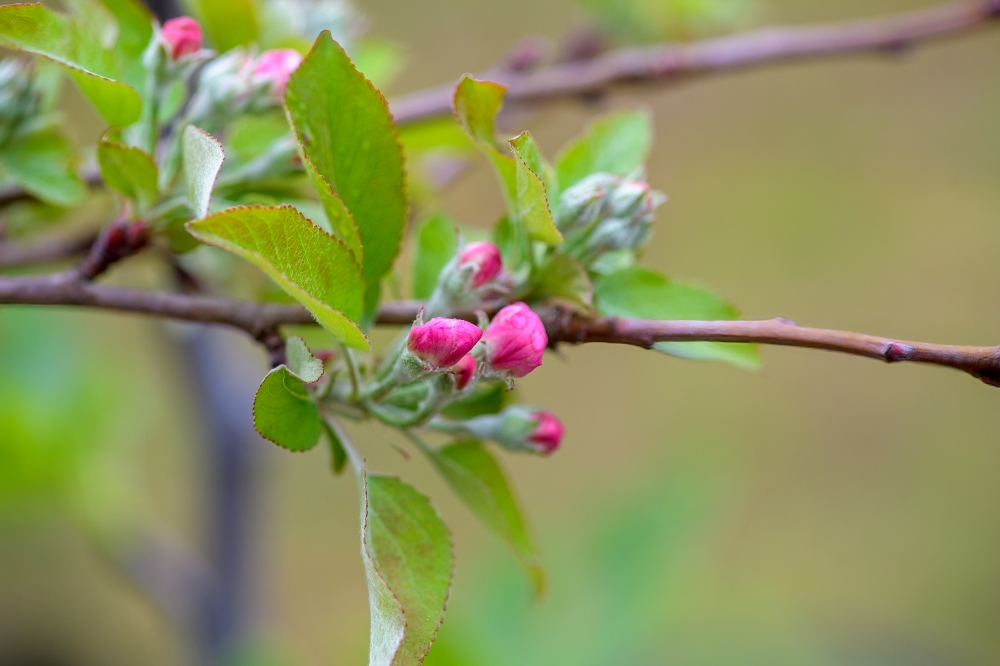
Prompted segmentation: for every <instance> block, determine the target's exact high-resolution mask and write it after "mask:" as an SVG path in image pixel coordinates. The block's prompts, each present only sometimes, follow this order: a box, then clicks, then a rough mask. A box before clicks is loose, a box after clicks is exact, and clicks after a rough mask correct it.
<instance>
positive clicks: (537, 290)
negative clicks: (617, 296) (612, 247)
mask: <svg viewBox="0 0 1000 666" xmlns="http://www.w3.org/2000/svg"><path fill="white" fill-rule="evenodd" d="M532 296H534V297H537V298H554V299H557V300H561V301H566V302H568V303H571V304H574V305H582V306H583V307H585V308H589V307H590V306H591V305H592V304H593V301H594V286H593V285H592V284H591V283H590V277H589V276H588V275H587V269H586V268H584V267H583V266H582V265H581V264H580V262H578V261H577V260H576V259H574V258H573V257H570V256H569V255H565V254H561V253H554V254H552V255H551V256H550V257H549V258H548V260H547V261H546V262H545V263H544V264H543V265H542V267H541V269H540V270H539V272H538V275H537V276H536V277H535V285H534V290H533V292H532Z"/></svg>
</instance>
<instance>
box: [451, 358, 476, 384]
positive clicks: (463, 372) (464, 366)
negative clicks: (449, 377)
mask: <svg viewBox="0 0 1000 666" xmlns="http://www.w3.org/2000/svg"><path fill="white" fill-rule="evenodd" d="M476 365H478V364H477V363H476V359H475V357H474V356H472V355H471V354H466V355H465V356H463V357H462V358H461V360H460V361H459V362H458V363H456V364H455V365H453V366H451V373H452V374H453V375H455V388H457V389H458V390H459V391H461V390H462V389H464V388H465V387H466V386H468V385H469V382H471V381H472V377H473V376H474V375H475V374H476Z"/></svg>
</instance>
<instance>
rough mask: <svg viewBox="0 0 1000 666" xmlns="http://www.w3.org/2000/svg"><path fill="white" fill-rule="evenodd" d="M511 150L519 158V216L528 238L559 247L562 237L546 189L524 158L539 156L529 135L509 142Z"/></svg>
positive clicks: (516, 208)
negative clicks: (525, 156) (554, 219)
mask: <svg viewBox="0 0 1000 666" xmlns="http://www.w3.org/2000/svg"><path fill="white" fill-rule="evenodd" d="M510 147H511V150H513V151H514V156H515V157H516V158H517V181H516V182H517V188H516V198H515V210H516V215H517V217H518V218H519V219H520V221H521V224H522V225H523V226H524V230H525V231H526V232H527V234H528V237H529V238H531V239H532V240H537V241H542V242H543V243H546V244H547V245H559V244H560V243H562V242H563V237H562V234H561V233H559V230H558V229H557V228H556V223H555V222H554V221H553V220H552V211H551V210H550V209H549V201H548V198H547V197H546V194H545V185H544V183H542V179H541V177H539V176H538V174H536V173H535V172H534V171H532V170H531V168H529V166H528V163H527V162H526V161H525V158H524V156H523V155H525V154H526V155H530V156H534V157H537V156H538V148H537V146H535V141H534V139H532V138H531V135H530V134H529V133H527V132H523V133H522V134H519V135H518V136H516V137H514V138H513V139H511V140H510Z"/></svg>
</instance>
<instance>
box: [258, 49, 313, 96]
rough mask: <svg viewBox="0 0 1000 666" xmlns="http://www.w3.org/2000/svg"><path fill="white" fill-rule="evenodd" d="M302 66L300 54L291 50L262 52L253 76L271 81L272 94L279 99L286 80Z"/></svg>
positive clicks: (286, 83)
mask: <svg viewBox="0 0 1000 666" xmlns="http://www.w3.org/2000/svg"><path fill="white" fill-rule="evenodd" d="M301 64H302V54H301V53H299V52H298V51H295V50H292V49H274V50H271V51H264V52H263V53H261V54H260V57H259V58H257V64H256V66H255V67H254V74H256V75H257V76H259V77H260V78H262V79H267V80H269V81H271V86H272V88H273V90H274V92H275V93H276V94H277V95H278V96H279V97H280V96H283V95H284V94H285V86H287V85H288V78H289V77H290V76H291V75H292V72H294V71H295V70H296V69H298V68H299V65H301Z"/></svg>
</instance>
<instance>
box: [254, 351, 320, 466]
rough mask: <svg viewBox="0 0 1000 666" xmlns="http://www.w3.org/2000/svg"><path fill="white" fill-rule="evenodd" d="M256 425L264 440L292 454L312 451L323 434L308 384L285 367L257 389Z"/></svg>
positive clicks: (265, 379) (279, 368) (255, 402)
mask: <svg viewBox="0 0 1000 666" xmlns="http://www.w3.org/2000/svg"><path fill="white" fill-rule="evenodd" d="M253 425H254V427H255V428H256V429H257V432H259V433H260V434H261V436H262V437H264V438H265V439H268V440H270V441H272V442H274V443H275V444H277V445H278V446H281V447H283V448H286V449H289V450H290V451H308V450H309V449H311V448H312V447H314V446H316V443H317V442H319V436H320V433H321V432H322V426H321V425H320V417H319V409H318V408H317V407H316V403H315V402H313V400H312V398H311V397H310V396H309V392H308V391H307V390H306V386H305V384H303V383H302V380H301V379H299V378H298V377H296V376H295V375H293V374H292V373H291V372H289V370H288V368H286V367H285V366H283V365H279V366H278V367H277V368H275V369H274V370H271V372H269V373H267V376H266V377H264V381H263V382H261V385H260V388H259V389H257V397H255V398H254V401H253Z"/></svg>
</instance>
